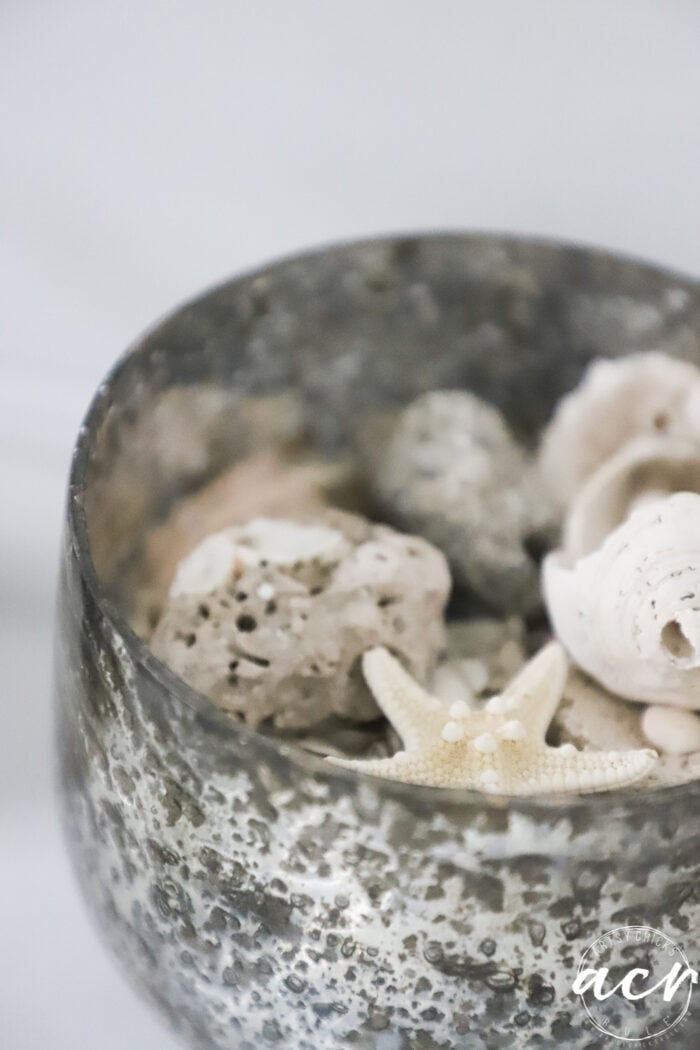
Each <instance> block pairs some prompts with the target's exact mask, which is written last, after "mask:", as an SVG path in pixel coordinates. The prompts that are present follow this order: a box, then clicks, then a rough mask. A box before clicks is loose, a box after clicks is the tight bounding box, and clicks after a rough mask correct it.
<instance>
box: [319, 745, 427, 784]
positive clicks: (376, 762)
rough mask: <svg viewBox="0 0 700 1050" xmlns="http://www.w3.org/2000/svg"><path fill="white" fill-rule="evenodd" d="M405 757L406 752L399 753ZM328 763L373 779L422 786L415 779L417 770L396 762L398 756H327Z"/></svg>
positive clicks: (399, 761)
mask: <svg viewBox="0 0 700 1050" xmlns="http://www.w3.org/2000/svg"><path fill="white" fill-rule="evenodd" d="M399 754H400V755H405V754H406V752H405V751H403V752H399ZM326 762H330V763H331V764H332V765H334V766H341V767H342V768H343V769H354V770H356V771H357V772H358V773H369V775H370V776H373V777H381V778H382V780H396V781H398V782H399V783H404V784H420V783H421V781H420V780H417V779H416V778H415V769H414V767H413V766H412V765H409V764H406V765H404V766H402V763H401V759H400V758H399V760H398V761H397V760H396V755H394V756H392V757H391V758H336V756H335V755H327V756H326Z"/></svg>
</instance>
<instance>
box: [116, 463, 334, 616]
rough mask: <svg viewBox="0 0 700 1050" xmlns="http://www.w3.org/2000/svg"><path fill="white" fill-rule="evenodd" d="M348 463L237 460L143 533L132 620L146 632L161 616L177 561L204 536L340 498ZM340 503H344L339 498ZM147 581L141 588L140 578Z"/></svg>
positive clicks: (320, 508) (318, 509)
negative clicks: (263, 517) (339, 493)
mask: <svg viewBox="0 0 700 1050" xmlns="http://www.w3.org/2000/svg"><path fill="white" fill-rule="evenodd" d="M351 475H352V472H351V468H350V467H349V465H348V464H347V463H344V462H341V463H327V462H325V461H323V460H321V459H318V458H311V457H306V458H296V459H290V458H289V457H284V456H282V455H281V454H280V453H278V452H276V451H273V450H264V451H261V452H257V453H255V454H253V455H251V456H249V457H247V458H246V459H243V460H241V461H240V462H238V463H236V464H235V465H234V466H233V467H231V468H230V469H228V470H227V471H225V472H224V473H223V474H221V475H219V476H218V477H217V478H215V479H214V480H213V481H211V482H209V484H207V485H205V486H204V487H203V488H201V489H199V490H198V491H197V492H195V493H194V494H193V495H191V496H187V497H185V498H184V499H182V500H181V501H180V502H179V503H178V505H177V507H176V509H175V510H174V512H173V513H172V514H171V515H170V516H169V517H168V518H167V520H166V521H164V522H163V524H162V525H159V526H158V527H157V528H155V529H153V530H152V531H151V532H150V533H149V534H148V535H147V537H146V539H145V544H144V551H143V558H142V560H141V563H140V565H139V587H138V594H139V601H138V603H137V607H136V608H135V609H134V610H132V615H131V623H132V626H133V627H134V630H136V632H137V633H138V634H141V635H142V636H144V637H147V636H148V635H149V634H150V632H151V630H152V629H153V620H155V619H157V618H158V617H159V616H160V612H161V609H162V606H163V602H164V600H165V597H166V595H167V591H168V587H169V585H170V582H171V580H172V578H173V575H174V573H175V571H176V568H177V566H178V564H179V563H180V561H182V559H183V558H184V557H186V555H187V554H188V553H189V552H190V551H191V550H192V549H193V548H194V547H195V546H196V545H197V544H198V543H200V542H201V541H202V540H203V539H205V538H206V537H207V536H209V535H210V534H211V533H213V532H218V531H220V530H221V529H224V528H226V527H227V526H230V525H242V524H244V523H245V522H246V521H249V520H250V519H251V518H253V517H255V516H256V515H259V516H263V515H264V516H267V517H274V518H277V517H284V518H296V517H297V516H306V517H308V516H309V515H310V514H314V513H317V514H320V513H323V512H324V511H325V510H326V509H327V507H328V505H329V502H331V497H332V501H333V502H334V503H338V502H339V499H338V490H341V492H342V493H343V494H344V490H345V487H346V485H347V486H350V485H351V484H352V476H351ZM340 505H341V506H345V505H346V504H345V503H344V502H341V504H340ZM143 579H146V580H148V586H147V587H144V586H143V584H142V583H141V580H143Z"/></svg>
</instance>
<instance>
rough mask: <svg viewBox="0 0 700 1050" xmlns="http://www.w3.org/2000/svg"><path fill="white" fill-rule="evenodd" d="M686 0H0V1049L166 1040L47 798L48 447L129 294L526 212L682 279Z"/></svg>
mask: <svg viewBox="0 0 700 1050" xmlns="http://www.w3.org/2000/svg"><path fill="white" fill-rule="evenodd" d="M699 98H700V5H698V4H697V3H696V2H695V0H667V2H666V3H664V4H660V3H658V2H655V0H617V2H616V3H614V4H612V3H610V2H609V0H568V2H567V3H566V4H555V3H548V2H545V0H531V2H530V3H527V4H525V3H522V2H518V0H489V2H485V0H484V2H479V3H474V2H469V0H454V2H451V0H425V2H421V0H353V2H352V3H344V2H338V3H334V2H328V3H325V4H322V3H315V2H310V0H297V2H291V0H259V2H258V3H242V2H237V0H201V2H199V3H192V2H191V0H120V2H119V3H118V4H116V3H115V4H106V3H98V2H92V3H90V2H87V0H85V2H80V0H3V2H2V4H0V134H1V135H2V143H3V147H4V148H3V151H2V153H3V157H2V163H1V164H0V218H1V224H2V237H1V238H0V297H1V299H2V310H1V312H0V483H1V488H0V491H1V493H2V503H1V504H0V506H1V511H0V550H1V555H0V664H1V666H2V704H0V947H1V948H2V951H1V953H0V1045H1V1046H2V1047H3V1048H4V1050H39V1048H41V1050H43V1048H46V1050H87V1048H88V1047H93V1046H94V1045H99V1046H100V1047H101V1048H102V1050H124V1048H125V1047H138V1048H140V1047H144V1048H145V1047H148V1048H149V1050H167V1048H168V1047H171V1041H170V1038H169V1036H168V1034H167V1033H165V1032H163V1031H162V1030H161V1029H160V1027H159V1026H158V1023H157V1021H156V1020H155V1019H154V1018H151V1016H150V1014H149V1012H148V1011H147V1009H146V1008H145V1007H143V1006H141V1004H140V1003H139V1002H138V1001H137V1000H136V999H135V997H133V995H132V993H131V991H130V990H129V989H128V988H127V987H126V986H125V985H124V984H123V982H122V979H121V977H120V976H119V975H118V974H117V973H116V972H115V971H114V970H113V968H112V963H111V961H110V960H109V958H108V957H107V956H106V955H105V954H104V953H103V950H102V948H101V946H100V945H99V944H98V942H97V941H96V939H95V937H94V935H93V932H92V930H91V929H90V927H89V926H88V924H87V922H86V920H85V919H84V918H83V915H82V911H81V908H80V905H79V903H78V900H77V896H76V894H75V892H74V890H73V886H72V883H71V879H70V873H69V872H68V870H67V865H66V863H65V861H64V857H63V852H62V847H61V842H60V836H59V833H58V831H57V829H56V826H55V820H54V814H53V809H52V764H51V755H50V734H51V717H50V687H49V681H50V636H51V615H52V602H53V586H54V574H55V566H56V557H57V543H58V536H59V530H60V516H61V505H62V501H63V492H64V484H65V477H66V470H67V464H68V460H69V456H70V448H71V443H72V440H73V437H74V435H75V432H76V431H77V428H78V426H79V423H80V419H81V416H82V414H83V412H84V410H85V408H86V406H87V403H88V400H89V398H90V396H91V393H92V391H93V389H94V388H95V386H96V385H97V383H98V382H99V380H100V378H101V376H102V375H103V374H104V372H105V371H106V369H107V368H108V367H109V365H110V363H111V362H112V361H113V360H114V358H115V357H116V356H117V355H118V354H119V353H120V352H121V351H122V350H123V349H124V348H125V347H126V346H127V345H128V344H129V342H130V341H131V340H132V339H133V338H134V337H135V336H136V335H137V334H138V333H139V332H140V331H141V330H142V329H143V328H144V327H145V326H146V325H148V324H150V323H151V322H152V321H153V320H154V319H155V318H157V317H158V316H159V315H160V314H162V313H163V312H164V311H166V310H169V309H170V308H171V307H172V306H174V305H175V304H176V303H178V302H179V301H180V300H182V299H183V298H184V297H189V296H191V295H193V294H194V293H195V292H197V291H198V290H200V289H202V288H203V287H204V286H206V285H208V284H211V283H213V282H215V281H218V280H219V279H221V278H223V277H225V276H227V275H230V274H232V273H234V272H236V271H239V270H242V269H246V268H249V267H252V266H255V265H256V264H257V263H260V262H263V261H265V260H267V259H269V258H271V257H274V256H276V255H279V254H281V253H288V252H290V251H294V250H296V249H298V248H301V247H306V246H309V245H314V244H319V243H323V242H328V241H332V240H336V239H343V238H349V237H356V236H361V235H366V234H369V233H374V232H389V231H400V230H409V229H413V230H417V229H436V228H448V227H475V228H479V229H490V230H503V231H505V230H515V231H522V232H528V233H541V234H546V235H549V236H557V237H564V238H568V239H573V240H580V241H585V242H589V243H590V242H594V243H598V244H601V245H605V246H608V247H612V248H617V249H620V250H623V251H625V252H629V253H633V254H636V255H642V256H646V257H648V258H651V259H655V260H658V261H661V262H663V263H667V264H668V265H670V266H672V267H675V268H677V269H680V270H684V271H686V272H689V273H692V274H696V275H698V276H700V190H699V189H698V171H699V170H700V122H699V121H698V117H697V103H698V99H699Z"/></svg>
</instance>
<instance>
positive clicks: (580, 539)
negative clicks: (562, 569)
mask: <svg viewBox="0 0 700 1050" xmlns="http://www.w3.org/2000/svg"><path fill="white" fill-rule="evenodd" d="M673 492H700V449H698V447H697V446H695V445H693V444H691V443H690V442H688V441H681V440H680V439H674V438H668V437H643V438H637V439H636V440H634V441H632V442H630V443H629V444H628V445H625V446H624V447H623V448H622V449H620V451H619V452H618V453H616V455H614V456H612V457H611V458H610V459H609V460H607V461H606V462H605V463H604V464H603V465H602V466H601V467H599V468H598V470H596V471H595V473H594V474H592V475H591V477H590V478H589V479H588V480H587V481H586V482H585V484H584V485H583V487H582V488H581V490H580V491H579V492H578V493H577V494H576V496H575V497H574V499H573V501H572V503H571V506H570V508H569V511H568V514H567V517H566V520H565V525H564V530H563V538H562V546H563V547H564V550H565V551H566V554H567V557H568V558H570V559H572V560H573V559H575V558H580V557H582V556H583V555H584V554H589V553H590V552H591V551H594V550H595V549H596V548H597V547H599V546H600V545H601V544H602V542H603V540H604V539H605V537H606V536H607V535H608V534H609V533H610V532H612V530H613V529H614V528H616V527H617V526H618V525H620V524H621V523H622V522H623V521H624V520H625V518H626V517H628V515H629V514H630V513H631V512H632V510H634V509H635V508H636V507H639V506H641V505H642V504H643V503H644V502H650V501H652V500H657V499H659V498H662V497H664V496H667V495H670V494H671V493H673Z"/></svg>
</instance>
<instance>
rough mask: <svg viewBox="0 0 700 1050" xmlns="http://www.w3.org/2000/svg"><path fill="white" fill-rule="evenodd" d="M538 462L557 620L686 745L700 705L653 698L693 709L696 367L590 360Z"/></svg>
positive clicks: (699, 608) (569, 644)
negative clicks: (555, 512)
mask: <svg viewBox="0 0 700 1050" xmlns="http://www.w3.org/2000/svg"><path fill="white" fill-rule="evenodd" d="M540 462H541V465H542V473H543V475H544V477H545V478H546V479H547V482H548V484H549V486H550V488H551V489H552V490H553V494H554V497H555V498H556V499H557V500H558V501H559V502H560V503H561V504H562V505H564V506H565V515H564V525H563V531H562V542H561V547H560V549H559V550H557V551H555V552H553V553H551V554H549V555H548V556H547V558H546V559H545V562H544V566H543V589H544V595H545V603H546V607H547V611H548V613H549V617H550V621H551V623H552V626H553V629H554V631H555V634H556V635H557V637H558V638H559V639H560V640H561V641H562V642H563V644H564V645H565V647H566V649H567V650H568V652H569V654H570V656H571V657H572V658H573V660H574V662H575V663H576V664H577V665H578V667H580V668H581V669H582V670H584V671H585V672H586V673H587V674H589V675H591V677H592V678H593V679H594V680H595V681H596V682H598V683H600V685H602V686H604V687H605V688H606V689H607V690H609V691H610V692H611V693H613V694H615V695H616V696H619V697H624V698H627V699H629V700H633V701H638V702H640V701H642V702H646V703H648V704H651V705H653V707H652V708H650V709H648V711H646V712H644V714H643V716H642V727H643V729H644V731H645V733H646V737H647V739H649V740H650V741H651V742H653V743H654V744H656V745H657V746H659V747H660V748H662V749H663V750H665V751H673V750H674V749H675V750H678V748H679V747H681V748H683V747H685V748H686V750H692V749H694V748H695V747H696V746H697V740H698V735H699V734H698V730H700V720H698V718H697V716H695V715H691V714H687V713H685V714H681V713H679V712H677V711H675V710H674V711H671V710H669V711H668V712H667V713H666V715H665V716H664V712H663V710H662V711H661V712H660V713H659V712H658V710H657V709H658V708H659V706H660V705H661V706H663V705H669V706H670V707H671V708H674V709H677V708H681V709H692V710H700V372H699V371H698V370H697V369H696V368H695V367H694V366H692V365H690V364H687V363H685V362H682V361H677V360H674V359H672V358H668V357H666V356H664V355H663V354H660V353H649V354H638V355H631V356H630V357H628V358H624V359H622V360H620V361H614V362H612V361H605V362H596V363H594V364H593V365H592V366H591V368H590V369H589V371H588V373H587V375H586V376H585V377H584V380H583V382H582V383H581V385H580V386H579V387H578V388H577V390H575V391H574V392H573V393H571V394H570V395H568V397H566V398H564V400H563V401H562V402H561V403H560V405H559V407H558V409H557V411H556V412H555V415H554V417H553V420H552V422H551V424H550V426H549V428H548V430H547V432H546V433H545V435H544V438H543V441H542V444H541V449H540ZM649 711H654V712H656V713H653V714H649ZM664 717H665V719H666V724H665V723H664ZM681 721H683V724H684V725H685V732H684V733H683V734H682V735H683V736H684V738H685V744H683V743H678V742H676V743H674V742H673V741H677V740H678V737H679V733H680V731H679V728H678V726H679V724H680V722H681ZM669 742H670V743H669Z"/></svg>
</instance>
